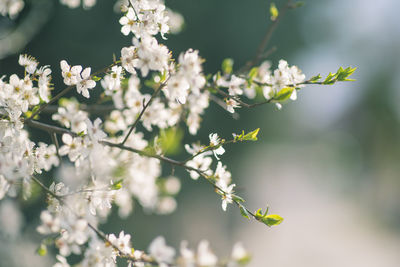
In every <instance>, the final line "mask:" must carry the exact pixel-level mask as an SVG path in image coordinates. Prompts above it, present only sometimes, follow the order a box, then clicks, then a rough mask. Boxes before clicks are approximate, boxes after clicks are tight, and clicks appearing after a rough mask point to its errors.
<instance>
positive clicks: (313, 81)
mask: <svg viewBox="0 0 400 267" xmlns="http://www.w3.org/2000/svg"><path fill="white" fill-rule="evenodd" d="M321 78H322V77H321V74H318V75H315V76H313V77H311V79H309V80H308V81H309V82H310V83H317V82H318V81H319V80H321Z"/></svg>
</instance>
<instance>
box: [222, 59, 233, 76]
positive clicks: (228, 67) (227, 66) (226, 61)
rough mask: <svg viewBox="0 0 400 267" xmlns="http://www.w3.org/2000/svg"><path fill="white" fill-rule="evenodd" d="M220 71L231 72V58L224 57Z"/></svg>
mask: <svg viewBox="0 0 400 267" xmlns="http://www.w3.org/2000/svg"><path fill="white" fill-rule="evenodd" d="M222 71H223V73H225V74H231V73H232V71H233V59H231V58H225V59H224V60H223V61H222Z"/></svg>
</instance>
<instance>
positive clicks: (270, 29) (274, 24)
mask: <svg viewBox="0 0 400 267" xmlns="http://www.w3.org/2000/svg"><path fill="white" fill-rule="evenodd" d="M291 2H292V0H288V1H287V3H286V4H285V6H284V7H283V8H282V11H280V12H279V15H278V17H277V18H276V19H275V20H274V21H273V22H272V23H271V24H270V25H269V27H268V28H267V31H266V32H265V35H264V38H263V39H262V40H261V43H260V44H259V45H258V48H257V51H256V54H255V56H254V58H253V59H252V60H250V61H249V62H247V63H246V65H245V67H244V68H243V71H245V70H248V69H250V68H251V67H252V66H254V65H257V64H258V63H259V62H260V60H261V59H262V57H263V54H264V51H265V49H266V47H267V45H268V43H269V41H270V40H271V37H272V34H273V33H274V31H275V30H276V28H277V27H278V24H279V22H280V21H281V19H282V18H283V17H284V16H285V14H286V12H287V11H288V10H289V9H290V8H292V5H291Z"/></svg>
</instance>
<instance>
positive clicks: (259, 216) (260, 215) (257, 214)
mask: <svg viewBox="0 0 400 267" xmlns="http://www.w3.org/2000/svg"><path fill="white" fill-rule="evenodd" d="M255 215H256V217H257V218H258V219H259V218H262V217H263V216H264V215H263V212H262V209H258V210H257V211H256V214H255Z"/></svg>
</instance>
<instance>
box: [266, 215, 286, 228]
mask: <svg viewBox="0 0 400 267" xmlns="http://www.w3.org/2000/svg"><path fill="white" fill-rule="evenodd" d="M261 221H262V222H263V223H265V224H266V225H267V226H270V227H271V226H274V225H278V224H280V223H282V221H283V218H282V217H281V216H279V215H277V214H270V215H266V216H264V217H262V218H261Z"/></svg>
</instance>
